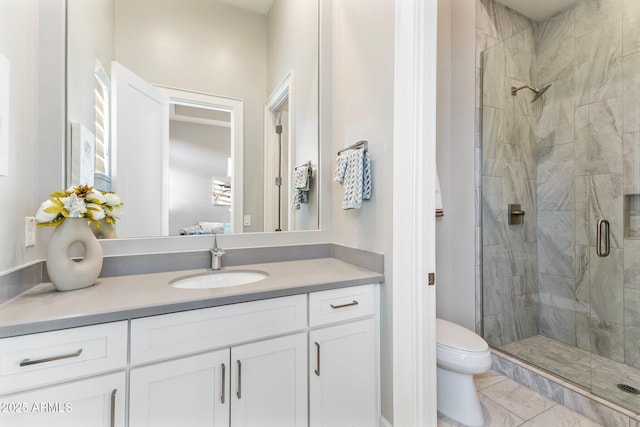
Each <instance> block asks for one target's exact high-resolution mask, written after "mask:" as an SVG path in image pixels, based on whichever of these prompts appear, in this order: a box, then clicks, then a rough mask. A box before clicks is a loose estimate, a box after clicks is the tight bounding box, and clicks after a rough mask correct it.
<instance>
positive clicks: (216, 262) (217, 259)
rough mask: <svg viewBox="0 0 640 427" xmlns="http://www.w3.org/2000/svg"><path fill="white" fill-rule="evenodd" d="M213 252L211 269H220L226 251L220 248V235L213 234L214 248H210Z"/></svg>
mask: <svg viewBox="0 0 640 427" xmlns="http://www.w3.org/2000/svg"><path fill="white" fill-rule="evenodd" d="M209 252H211V269H212V270H220V269H221V268H222V255H224V251H223V250H222V249H218V235H217V234H215V233H214V234H213V249H211V250H209Z"/></svg>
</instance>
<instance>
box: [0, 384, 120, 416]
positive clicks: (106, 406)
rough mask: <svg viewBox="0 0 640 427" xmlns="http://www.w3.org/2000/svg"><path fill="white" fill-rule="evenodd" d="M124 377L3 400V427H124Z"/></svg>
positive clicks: (46, 390)
mask: <svg viewBox="0 0 640 427" xmlns="http://www.w3.org/2000/svg"><path fill="white" fill-rule="evenodd" d="M125 384H126V383H125V373H124V372H120V373H116V374H110V375H105V376H101V377H95V378H90V379H86V380H79V381H74V382H71V383H65V384H61V385H57V386H51V387H46V388H43V389H38V390H35V391H28V392H23V393H18V394H14V395H11V396H4V397H0V426H2V427H33V426H47V427H86V426H92V427H93V426H95V427H124V426H125V410H124V407H125V393H126V390H125Z"/></svg>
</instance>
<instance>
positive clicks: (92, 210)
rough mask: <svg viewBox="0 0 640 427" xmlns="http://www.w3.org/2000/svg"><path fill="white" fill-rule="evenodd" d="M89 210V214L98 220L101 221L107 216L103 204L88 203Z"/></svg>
mask: <svg viewBox="0 0 640 427" xmlns="http://www.w3.org/2000/svg"><path fill="white" fill-rule="evenodd" d="M87 210H88V211H89V216H90V217H91V219H94V220H96V221H100V220H101V219H102V218H104V217H105V213H104V209H102V206H101V205H98V204H95V203H87Z"/></svg>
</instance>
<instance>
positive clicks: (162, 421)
mask: <svg viewBox="0 0 640 427" xmlns="http://www.w3.org/2000/svg"><path fill="white" fill-rule="evenodd" d="M229 376H230V370H229V349H224V350H219V351H215V352H209V353H205V354H199V355H197V356H190V357H183V358H181V359H177V360H171V361H168V362H162V363H156V364H153V365H149V366H143V367H140V368H135V369H132V370H131V374H130V382H129V426H130V427H147V426H148V427H162V426H167V427H175V426H189V427H198V426H208V427H210V426H228V425H229V390H230V389H229Z"/></svg>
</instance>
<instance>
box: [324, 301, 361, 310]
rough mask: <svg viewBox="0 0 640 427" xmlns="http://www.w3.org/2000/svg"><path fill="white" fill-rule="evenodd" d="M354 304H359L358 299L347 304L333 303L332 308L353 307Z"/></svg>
mask: <svg viewBox="0 0 640 427" xmlns="http://www.w3.org/2000/svg"><path fill="white" fill-rule="evenodd" d="M352 305H358V301H356V300H353V302H349V303H346V304H340V305H333V304H331V308H333V309H334V310H335V309H338V308H344V307H351V306H352Z"/></svg>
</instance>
